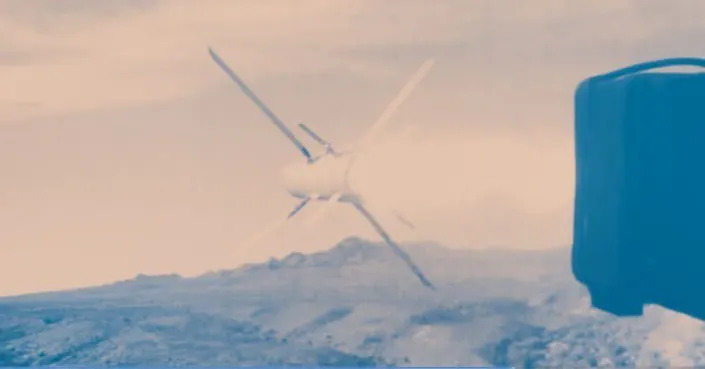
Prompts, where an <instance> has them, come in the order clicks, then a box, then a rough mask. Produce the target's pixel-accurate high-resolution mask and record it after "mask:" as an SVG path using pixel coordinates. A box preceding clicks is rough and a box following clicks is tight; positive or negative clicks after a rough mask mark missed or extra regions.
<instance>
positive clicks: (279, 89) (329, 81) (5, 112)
mask: <svg viewBox="0 0 705 369" xmlns="http://www.w3.org/2000/svg"><path fill="white" fill-rule="evenodd" d="M676 4H677V5H676ZM703 4H705V3H702V2H696V1H692V2H691V1H681V2H668V3H666V2H661V1H625V2H584V3H581V4H580V5H579V6H578V5H577V4H576V3H572V4H571V5H570V6H569V5H568V4H567V3H566V2H563V1H536V2H530V3H529V2H525V1H510V2H494V1H464V0H459V1H437V0H426V1H414V0H404V1H384V2H381V1H343V0H341V1H328V0H307V1H303V2H297V3H296V5H293V4H292V3H291V2H290V1H288V0H279V1H267V0H266V1H261V0H257V1H255V0H251V1H250V0H243V1H198V2H196V1H176V0H175V1H148V0H144V1H138V0H135V1H116V0H113V1H101V2H96V1H89V0H72V1H68V0H67V1H61V2H54V1H48V0H47V1H24V0H17V1H12V0H10V1H7V0H0V33H1V34H3V35H5V36H4V38H3V39H0V81H2V85H1V86H2V87H0V175H2V178H1V181H0V226H1V230H2V231H1V232H0V295H8V294H18V293H26V292H32V291H41V290H51V289H59V288H70V287H77V286H86V285H93V284H99V283H106V282H110V281H114V280H117V279H125V278H130V277H132V276H134V275H136V274H137V273H147V274H154V273H172V272H176V273H181V274H183V275H195V274H199V273H203V272H206V271H208V270H211V269H217V268H230V267H235V266H238V265H240V264H242V263H244V262H253V261H262V260H266V259H267V258H268V257H269V256H271V255H275V256H281V255H283V254H286V253H288V252H291V251H294V250H298V251H304V252H309V251H316V250H321V249H325V248H328V247H330V246H332V245H333V244H334V243H335V242H337V241H339V240H340V239H342V238H343V237H345V236H349V235H359V236H363V237H367V238H371V239H377V236H376V235H375V234H374V233H373V232H372V230H371V229H370V227H369V225H368V224H366V223H365V221H364V220H363V219H362V218H361V217H359V216H358V215H357V214H356V213H355V212H354V211H353V210H352V209H350V208H348V207H346V206H344V205H340V206H336V207H335V208H334V209H335V211H333V212H332V213H331V215H330V217H329V218H327V219H325V220H324V221H323V222H322V223H321V224H320V225H318V226H317V227H315V228H306V227H305V226H303V225H302V224H300V223H303V218H305V216H306V215H308V214H307V213H306V212H304V213H302V214H301V217H302V219H297V220H295V221H294V222H292V223H291V224H289V225H288V226H287V227H285V228H283V229H281V230H280V231H278V232H277V233H276V234H275V235H273V236H272V237H271V238H270V239H268V240H267V242H265V243H264V244H262V245H258V246H256V247H252V248H246V247H238V246H242V242H243V241H244V240H246V239H248V238H249V237H250V236H251V235H253V234H254V233H256V232H258V231H259V230H260V229H261V228H262V227H264V226H265V225H267V224H268V223H270V222H272V221H274V220H275V219H277V217H279V216H285V215H286V213H288V212H289V211H290V210H291V209H292V208H293V206H294V205H295V204H296V202H297V201H296V200H295V199H293V198H291V197H289V195H288V194H287V193H286V192H285V191H284V189H283V188H282V186H281V183H280V171H281V169H282V168H283V167H284V166H285V165H286V164H288V163H289V162H291V161H294V160H299V157H298V156H297V153H296V151H295V150H294V149H293V147H292V146H291V145H290V143H289V142H287V141H286V139H285V138H284V137H283V136H281V135H280V133H279V132H277V131H276V129H275V128H274V127H273V126H272V125H271V123H269V122H268V121H267V120H266V118H265V117H264V116H262V115H261V113H259V111H257V110H256V108H255V107H254V106H253V105H252V104H251V103H250V102H249V101H248V100H247V99H246V98H245V97H244V96H243V95H242V94H241V93H240V91H238V90H237V89H236V88H235V87H234V86H232V84H231V83H230V82H229V80H228V79H227V77H226V76H225V75H224V74H223V73H222V72H221V71H220V70H219V69H218V68H217V66H216V65H215V64H214V63H213V62H212V61H211V59H210V58H209V56H208V53H207V46H209V45H210V46H213V47H214V48H215V49H216V50H217V51H218V52H219V53H220V54H221V56H222V57H223V58H224V59H225V60H226V61H228V63H230V64H231V66H232V67H233V68H234V69H235V70H236V71H237V72H239V74H240V75H241V76H242V77H243V78H244V79H245V80H246V81H247V82H248V83H249V84H250V85H251V87H252V88H253V89H254V90H255V91H256V92H257V93H258V94H259V95H260V96H261V97H262V98H263V99H264V100H265V101H266V102H267V103H268V104H269V105H270V107H271V108H272V109H273V110H275V111H276V112H277V113H278V115H280V117H281V118H283V120H285V121H286V122H288V123H289V124H290V125H292V126H293V125H295V123H297V122H299V121H302V120H303V121H306V122H307V123H309V124H310V126H312V127H313V128H314V129H315V130H316V131H317V132H318V133H319V134H321V135H322V136H324V137H326V138H328V139H330V140H331V141H333V142H334V143H339V144H343V145H345V144H354V143H355V141H356V140H357V138H358V137H360V136H361V135H362V134H363V132H364V131H365V130H366V128H367V127H369V125H370V124H372V122H373V121H374V120H375V119H376V117H377V115H378V114H379V113H380V112H381V110H382V109H383V108H384V106H385V105H386V104H387V103H388V102H389V100H390V99H391V98H392V97H393V95H394V94H395V93H396V90H397V89H398V88H399V87H401V85H402V84H403V83H404V82H405V80H406V78H408V76H409V75H410V74H411V73H412V72H413V70H414V69H415V68H416V67H417V66H418V65H419V64H420V63H421V62H422V61H423V60H424V59H426V58H428V57H435V58H436V60H437V63H436V66H435V68H434V69H433V70H432V71H431V73H430V74H429V76H428V77H427V79H426V80H425V81H424V82H423V83H422V84H421V85H420V86H419V88H418V90H417V91H415V93H414V95H413V96H412V97H411V98H410V99H409V101H408V102H407V103H406V104H405V105H404V106H402V108H401V109H400V110H399V111H398V114H396V115H395V116H394V118H393V121H392V123H391V124H390V126H389V127H388V131H387V132H386V136H385V140H384V141H382V142H380V143H379V144H378V145H377V146H376V147H375V149H374V150H373V151H372V152H371V153H370V155H369V156H368V160H367V161H366V164H365V165H366V170H365V171H364V172H365V173H366V174H365V175H361V176H360V177H359V178H358V181H359V185H360V186H362V187H364V188H365V191H366V193H367V194H368V196H369V197H370V199H371V200H370V201H371V202H373V203H374V204H375V205H377V206H378V207H379V208H380V209H392V208H394V209H396V210H400V211H402V212H403V213H404V214H405V215H406V216H407V217H408V218H410V219H411V220H413V221H414V222H415V223H416V225H417V226H418V230H417V231H416V232H412V231H409V230H407V229H405V228H404V227H403V226H400V225H399V224H398V223H397V222H395V221H394V218H393V217H390V216H388V213H386V212H385V211H384V210H380V214H379V217H380V218H381V219H382V221H383V223H384V224H385V225H386V226H387V227H388V228H389V230H390V232H391V233H392V234H393V235H394V236H395V237H396V238H398V239H400V240H420V239H427V240H434V241H438V242H441V243H443V244H445V245H447V246H449V247H456V248H460V247H472V248H487V247H511V248H545V247H564V246H567V245H569V243H570V239H571V212H572V196H573V195H572V191H573V151H572V150H573V147H572V144H573V142H572V140H573V138H572V124H573V121H572V108H573V107H572V93H573V90H574V88H575V86H576V85H577V83H578V82H579V81H580V80H581V79H583V78H586V77H588V76H590V75H593V74H596V73H600V72H605V71H607V70H609V69H612V68H617V67H621V66H624V65H626V64H630V63H633V62H637V61H643V60H645V59H653V58H658V57H667V56H683V55H688V56H690V55H692V56H698V55H702V54H703V48H705V45H703V44H702V42H698V41H697V40H700V39H702V38H701V37H700V36H702V34H703V33H705V32H704V31H705V26H703V24H705V23H704V22H703V21H705V11H702V10H705V9H702V8H703V7H705V5H703ZM696 7H697V8H698V9H699V11H696V10H695V9H694V8H696ZM307 144H308V145H309V146H310V148H312V149H314V150H317V149H319V148H318V147H316V146H315V145H314V144H312V143H310V142H309V141H307ZM390 168H393V169H390Z"/></svg>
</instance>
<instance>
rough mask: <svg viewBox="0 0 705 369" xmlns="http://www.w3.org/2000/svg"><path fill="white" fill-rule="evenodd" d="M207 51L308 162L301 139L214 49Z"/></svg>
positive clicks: (309, 159)
mask: <svg viewBox="0 0 705 369" xmlns="http://www.w3.org/2000/svg"><path fill="white" fill-rule="evenodd" d="M208 52H209V53H210V54H211V57H212V58H213V60H214V61H215V62H216V64H218V66H220V68H221V69H222V70H223V71H225V73H226V74H227V75H228V76H230V79H232V80H233V82H235V84H237V85H238V87H240V89H241V90H242V92H244V93H245V95H247V97H249V98H250V99H251V100H252V101H253V102H254V103H255V105H257V107H259V108H260V110H261V111H262V112H263V113H264V114H265V115H266V116H267V117H268V118H269V119H270V120H271V121H272V123H274V124H275V125H276V126H277V128H279V130H281V131H282V133H284V135H285V136H286V137H287V138H288V139H289V140H290V141H291V142H293V143H294V145H295V146H296V147H297V148H298V149H299V151H301V153H302V154H303V155H304V156H305V157H306V159H307V160H308V161H309V162H310V161H312V160H313V158H312V157H311V154H310V153H309V151H308V149H306V147H305V146H304V145H303V144H302V143H301V141H299V140H298V139H297V138H296V136H294V133H292V132H291V131H290V130H289V128H287V127H286V125H284V123H283V122H282V121H281V120H280V119H279V118H278V117H277V116H276V115H275V114H274V113H273V112H272V110H270V109H269V107H267V105H265V104H264V102H262V100H260V99H259V98H258V97H257V95H255V93H254V92H252V90H250V88H249V87H247V85H245V82H243V81H242V80H241V79H240V77H238V76H237V75H236V74H235V72H233V71H232V69H230V67H229V66H228V65H227V64H226V63H225V62H224V61H223V59H221V58H220V56H218V54H216V53H215V51H213V49H211V48H208Z"/></svg>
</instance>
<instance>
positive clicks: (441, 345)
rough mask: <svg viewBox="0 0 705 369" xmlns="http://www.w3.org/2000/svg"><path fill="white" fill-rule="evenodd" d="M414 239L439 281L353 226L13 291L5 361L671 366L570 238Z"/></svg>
mask: <svg viewBox="0 0 705 369" xmlns="http://www.w3.org/2000/svg"><path fill="white" fill-rule="evenodd" d="M404 248H405V249H407V250H408V251H409V253H411V254H412V257H414V258H415V260H416V261H417V262H418V263H419V265H420V266H421V267H422V268H423V269H424V271H426V273H427V274H428V276H429V278H430V279H431V280H432V281H434V283H436V284H437V286H439V290H438V291H435V292H432V291H428V290H427V289H425V288H423V286H421V285H419V283H418V280H416V279H415V278H414V276H413V275H412V274H411V273H409V271H408V269H406V266H405V265H404V264H403V263H401V262H399V260H397V259H396V258H395V256H394V255H393V254H392V252H391V251H390V250H389V249H388V248H386V246H384V245H383V244H381V243H372V242H369V241H365V240H363V239H360V238H355V237H353V238H346V239H344V240H343V241H341V242H340V243H338V244H337V245H335V246H334V247H333V248H331V249H329V250H327V251H321V252H317V253H311V254H303V253H296V252H294V253H291V254H289V255H286V256H284V257H282V258H279V259H277V258H272V259H270V260H269V261H267V262H263V263H254V264H245V265H242V266H240V267H237V268H234V269H228V270H221V271H212V272H207V273H204V274H202V275H199V276H196V277H189V278H184V277H181V276H179V275H176V274H166V275H157V276H145V275H138V276H136V277H134V278H131V279H128V280H124V281H118V282H115V283H112V284H107V285H103V286H97V287H92V288H87V289H78V290H69V291H59V292H51V293H43V294H39V295H24V296H19V297H13V298H0V353H1V354H0V365H36V364H42V365H46V364H62V365H64V364H72V365H75V364H91V365H97V364H106V363H108V364H111V365H113V364H130V365H133V364H134V365H146V364H149V365H193V364H198V365H278V364H304V365H363V366H369V365H388V364H394V365H413V366H424V365H433V366H438V365H456V366H457V365H489V364H492V365H505V366H506V365H510V366H516V367H546V366H571V367H576V366H620V365H621V366H630V365H631V366H634V365H637V364H638V365H646V364H648V365H652V366H653V365H656V366H658V365H668V364H669V358H668V357H667V356H668V355H669V353H668V351H667V350H665V349H664V350H661V348H660V346H659V345H660V343H659V342H666V343H668V342H671V343H672V341H674V340H675V341H678V339H679V338H678V337H674V334H675V333H672V332H670V331H668V330H664V329H663V325H664V324H670V323H668V322H671V321H674V320H673V319H675V318H674V316H673V314H669V313H668V312H665V311H663V310H662V309H657V308H648V309H647V313H646V314H645V315H644V317H641V318H635V319H631V318H630V319H618V318H615V317H613V316H611V315H607V314H604V313H601V312H599V311H596V310H593V309H591V308H590V302H589V296H588V294H587V293H586V291H585V289H584V288H583V287H582V286H581V285H580V284H579V283H577V282H576V281H575V280H574V278H573V276H572V273H571V271H570V263H569V260H570V253H569V249H567V248H556V249H550V250H536V251H528V250H527V251H513V250H474V251H468V250H454V249H448V248H444V247H441V246H440V245H429V246H425V245H423V244H412V245H406V246H404ZM678 319H682V318H678ZM681 323H682V324H685V326H689V327H691V328H692V329H691V332H692V334H691V337H690V338H689V341H687V342H685V341H683V342H680V344H681V346H682V349H681V351H683V352H684V353H683V354H680V353H679V355H680V356H679V357H680V359H678V358H671V359H673V360H676V359H677V360H682V359H683V357H685V358H687V360H691V361H692V365H699V364H702V363H703V361H702V360H703V359H702V358H700V357H699V356H698V355H697V354H695V353H696V352H698V349H699V348H700V347H702V342H705V335H704V334H703V333H702V326H701V325H698V323H697V322H692V321H689V320H687V319H686V320H685V321H681ZM679 324H680V323H679ZM669 335H670V336H669ZM669 344H670V343H669ZM664 345H666V344H665V343H664ZM670 345H671V346H673V345H672V344H670ZM681 346H678V347H681ZM664 347H665V346H664ZM659 355H661V356H659ZM689 364H691V363H690V362H689Z"/></svg>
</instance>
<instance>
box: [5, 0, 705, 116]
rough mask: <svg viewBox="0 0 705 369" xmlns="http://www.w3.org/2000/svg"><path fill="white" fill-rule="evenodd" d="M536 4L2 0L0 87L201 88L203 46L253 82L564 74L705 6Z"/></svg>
mask: <svg viewBox="0 0 705 369" xmlns="http://www.w3.org/2000/svg"><path fill="white" fill-rule="evenodd" d="M540 4H541V6H537V5H536V3H531V4H529V3H526V2H512V3H511V5H508V4H507V3H498V2H493V1H479V2H475V1H473V2H468V1H442V2H433V5H432V6H431V5H430V3H429V2H428V1H415V0H411V1H402V2H394V1H390V2H371V1H354V0H351V1H335V2H331V1H323V0H314V1H308V2H306V3H305V4H297V5H296V6H291V4H290V3H289V2H288V1H285V0H267V1H238V2H230V1H215V0H214V1H203V2H192V1H159V2H157V1H146V2H145V1H105V2H94V1H86V0H73V1H65V2H64V1H62V2H53V1H33V2H24V1H6V2H3V3H2V4H1V5H0V6H1V9H2V11H1V12H0V14H2V16H1V17H2V20H3V21H2V22H0V31H2V33H3V34H5V35H10V36H9V41H7V40H5V41H3V43H4V45H3V46H4V49H5V51H4V52H5V53H7V55H9V56H6V57H5V59H8V60H10V61H11V64H12V65H10V66H8V65H4V66H3V67H2V68H0V78H2V80H3V81H4V84H5V85H6V86H7V85H9V86H13V88H12V89H2V90H0V94H1V95H0V98H8V97H9V95H13V96H14V97H17V98H20V99H23V100H27V99H30V100H40V101H41V102H42V106H43V107H44V108H43V110H42V111H41V113H43V114H57V113H65V112H71V111H84V110H90V109H105V108H119V107H121V106H122V107H124V106H130V105H135V104H144V103H150V102H158V101H167V100H171V99H178V98H182V97H184V96H191V95H193V94H199V93H201V92H202V91H203V90H204V89H208V88H210V87H212V86H215V85H218V84H220V83H223V81H222V76H220V75H219V74H218V73H217V71H215V70H214V69H213V67H212V65H210V61H209V60H208V57H207V54H206V53H205V51H204V50H205V48H206V45H212V46H214V47H215V48H216V49H217V50H219V51H220V52H221V53H222V54H223V56H224V57H225V58H226V59H227V60H229V61H230V62H231V63H233V64H234V66H235V67H236V69H237V70H239V71H241V72H242V73H243V74H244V75H247V76H248V78H249V79H250V80H257V79H259V78H266V77H267V76H272V77H273V78H274V77H276V75H281V74H292V73H307V72H311V73H314V72H315V73H320V72H321V71H326V70H338V71H346V72H352V73H359V74H360V75H365V76H367V78H369V77H370V76H378V77H380V78H381V77H384V76H387V77H390V76H392V74H393V73H394V70H395V69H396V68H397V67H398V66H399V65H400V64H405V63H417V62H418V61H419V60H420V59H424V58H426V57H427V56H428V55H429V54H431V53H433V54H435V55H437V56H440V57H441V58H443V57H445V58H447V59H450V60H454V61H455V63H456V64H457V65H456V66H454V68H455V70H459V68H462V67H463V66H464V67H465V68H468V67H471V66H474V67H478V68H485V69H487V70H488V72H489V73H490V74H497V73H499V71H500V69H499V68H505V69H506V68H512V66H514V68H516V64H517V63H521V64H527V65H529V66H530V67H531V68H533V69H536V68H537V67H538V66H540V65H542V66H548V65H551V66H552V67H551V68H550V69H552V70H555V73H561V70H565V69H571V68H572V67H571V65H569V64H566V63H573V64H575V63H580V62H590V63H593V62H594V60H607V61H610V60H614V58H615V57H617V58H619V55H622V58H621V59H620V60H624V61H626V60H629V58H630V57H632V58H633V56H632V55H630V52H632V51H633V49H634V47H635V46H634V45H635V44H636V43H639V44H648V42H647V41H648V40H649V38H651V37H655V36H659V35H663V34H664V33H668V32H671V31H674V32H679V34H687V32H689V30H692V29H693V28H694V27H698V25H699V24H702V21H703V20H704V19H703V16H700V15H698V14H702V13H704V12H697V11H692V8H691V7H685V6H681V7H677V6H675V5H672V4H670V3H669V5H668V6H660V5H658V4H657V3H654V2H619V3H606V2H600V3H595V2H589V3H582V4H581V5H580V6H567V5H566V4H565V3H564V2H561V1H543V2H541V3H540ZM698 4H699V3H698ZM690 5H691V6H696V7H697V6H701V7H702V5H696V3H690ZM676 19H678V21H677V22H672V21H675V20H676ZM691 45H692V44H691ZM642 48H643V47H642ZM687 48H688V47H687V46H684V47H683V48H681V49H687ZM672 49H673V48H671V50H672ZM606 51H609V52H610V53H616V54H617V56H613V57H611V58H610V57H607V56H606ZM651 54H653V55H655V54H656V53H654V52H651ZM8 63H9V62H5V64H8ZM35 64H41V65H35ZM605 64H606V63H605ZM605 64H600V65H605ZM447 67H449V68H450V66H448V65H447ZM543 69H545V68H543ZM512 76H513V75H512V74H511V73H509V78H511V77H512ZM69 86H70V87H69ZM5 114H9V113H7V112H5ZM23 117H24V115H23V114H16V115H7V116H4V117H2V116H0V119H3V120H8V119H11V118H12V119H21V118H23Z"/></svg>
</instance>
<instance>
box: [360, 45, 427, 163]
mask: <svg viewBox="0 0 705 369" xmlns="http://www.w3.org/2000/svg"><path fill="white" fill-rule="evenodd" d="M433 64H435V61H434V60H433V59H428V60H426V61H425V62H424V63H423V64H422V65H421V67H419V69H418V70H417V71H416V72H415V73H414V74H413V75H412V76H411V78H409V80H408V81H407V82H406V84H405V85H404V87H403V88H402V89H401V90H400V91H399V93H398V94H397V96H396V97H394V100H392V101H391V102H390V103H389V105H387V107H386V108H385V109H384V111H383V112H382V115H380V116H379V118H377V121H376V122H374V124H372V126H371V127H370V128H369V130H368V131H367V134H366V135H365V136H363V138H362V140H360V142H359V144H358V150H359V149H361V148H362V147H364V146H366V145H367V144H369V142H371V141H372V140H373V139H374V137H375V136H376V135H377V134H378V133H379V132H380V131H381V129H382V128H384V126H385V125H386V124H387V123H388V122H389V119H390V118H391V116H392V114H394V112H396V111H397V109H398V108H399V106H401V104H403V103H404V101H406V99H407V98H408V97H409V96H410V95H411V93H412V92H413V91H414V89H415V88H416V86H417V85H418V84H419V83H420V82H421V81H422V80H423V79H424V77H426V74H428V72H429V71H430V70H431V68H432V67H433Z"/></svg>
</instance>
